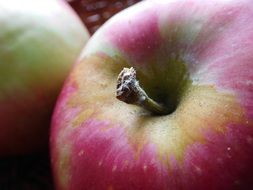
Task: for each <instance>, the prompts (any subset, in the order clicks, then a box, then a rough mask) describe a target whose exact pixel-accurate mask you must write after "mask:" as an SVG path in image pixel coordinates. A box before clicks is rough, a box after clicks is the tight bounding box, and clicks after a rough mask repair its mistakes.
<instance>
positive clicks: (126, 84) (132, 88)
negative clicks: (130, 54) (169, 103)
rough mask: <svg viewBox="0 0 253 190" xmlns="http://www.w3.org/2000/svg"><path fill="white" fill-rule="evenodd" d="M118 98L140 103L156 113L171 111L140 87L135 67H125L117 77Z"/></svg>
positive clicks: (128, 102)
mask: <svg viewBox="0 0 253 190" xmlns="http://www.w3.org/2000/svg"><path fill="white" fill-rule="evenodd" d="M116 98H117V99H119V100H121V101H123V102H125V103H127V104H134V105H138V106H140V107H142V108H144V109H146V110H148V111H150V112H151V113H154V114H158V115H164V114H167V113H168V112H169V110H168V109H167V107H165V106H164V105H162V104H159V103H157V102H156V101H154V100H152V99H151V98H149V97H148V95H147V93H146V92H145V91H144V90H143V89H142V88H141V87H140V85H139V81H138V80H137V79H136V71H135V69H134V68H133V67H131V68H130V69H129V68H124V69H123V70H122V71H121V72H120V74H119V76H118V79H117V89H116Z"/></svg>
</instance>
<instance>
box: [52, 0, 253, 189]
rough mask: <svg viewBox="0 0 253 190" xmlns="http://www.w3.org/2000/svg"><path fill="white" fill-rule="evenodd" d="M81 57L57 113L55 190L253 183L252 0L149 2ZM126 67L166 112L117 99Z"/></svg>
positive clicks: (115, 22) (113, 23)
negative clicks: (133, 70) (119, 82)
mask: <svg viewBox="0 0 253 190" xmlns="http://www.w3.org/2000/svg"><path fill="white" fill-rule="evenodd" d="M81 57H82V58H81V59H80V60H81V61H80V62H79V63H78V64H76V65H75V67H74V68H73V70H72V72H71V74H70V76H69V77H68V79H67V82H66V84H65V86H64V88H63V91H62V92H61V95H60V98H59V100H58V103H57V106H56V109H55V112H54V116H53V122H52V131H51V132H52V134H51V154H52V166H53V172H54V178H55V184H56V189H58V190H80V189H83V190H84V189H93V190H104V189H107V190H109V189H110V190H112V189H113V190H116V189H120V190H123V189H124V190H133V189H138V190H140V189H157V190H232V189H240V190H241V189H246V190H249V189H253V172H252V171H253V3H252V1H251V0H210V1H203V0H163V1H156V0H149V1H143V2H141V3H139V4H137V5H135V6H133V7H131V8H129V9H127V10H125V11H123V12H121V13H119V14H118V15H117V16H115V17H113V18H112V19H111V20H110V21H109V22H107V23H106V24H105V25H104V26H103V27H102V28H100V29H99V30H98V32H97V33H95V35H94V36H93V37H92V38H91V40H90V41H89V43H88V45H87V46H86V48H85V49H84V51H83V53H82V56H81ZM124 67H134V68H135V69H136V72H137V78H138V80H139V83H140V86H141V87H142V88H143V89H144V90H145V91H146V93H147V94H148V95H149V97H151V98H152V99H153V100H154V101H156V102H158V104H163V105H165V106H166V108H167V109H168V110H169V111H168V113H167V114H164V115H157V114H154V113H152V112H149V111H145V110H144V109H143V108H141V107H138V106H136V105H131V104H126V103H124V102H121V101H119V100H118V99H116V97H115V92H116V84H117V76H118V74H119V73H120V71H121V70H122V68H124ZM125 90H126V91H127V90H129V89H127V88H125Z"/></svg>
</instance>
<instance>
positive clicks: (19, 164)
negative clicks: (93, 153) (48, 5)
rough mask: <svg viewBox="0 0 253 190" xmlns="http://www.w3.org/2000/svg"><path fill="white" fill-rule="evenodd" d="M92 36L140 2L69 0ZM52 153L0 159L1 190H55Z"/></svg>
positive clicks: (134, 0)
mask: <svg viewBox="0 0 253 190" xmlns="http://www.w3.org/2000/svg"><path fill="white" fill-rule="evenodd" d="M66 1H68V2H69V3H70V5H71V6H72V7H73V9H74V10H75V11H76V12H77V13H78V15H79V16H80V18H81V20H82V21H83V22H84V24H85V25H86V26H87V28H88V30H89V31H90V33H91V34H93V33H94V32H95V31H96V30H97V29H98V28H99V27H100V26H101V25H102V24H103V23H104V22H105V21H106V20H108V19H109V18H110V17H111V16H113V15H114V14H116V13H117V12H119V11H121V10H123V9H125V8H127V7H129V6H131V5H133V4H135V3H137V2H138V1H140V0H122V1H117V0H66ZM53 189H54V188H53V179H52V176H51V168H50V158H49V153H48V152H45V153H42V154H36V155H27V156H19V157H9V158H0V190H53Z"/></svg>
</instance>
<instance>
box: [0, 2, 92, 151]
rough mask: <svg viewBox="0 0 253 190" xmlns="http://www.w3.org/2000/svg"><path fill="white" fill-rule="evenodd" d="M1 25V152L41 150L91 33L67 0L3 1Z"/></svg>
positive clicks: (0, 6)
mask: <svg viewBox="0 0 253 190" xmlns="http://www.w3.org/2000/svg"><path fill="white" fill-rule="evenodd" d="M0 26H1V29H0V130H1V132H0V155H9V154H19V153H28V152H29V153H30V152H34V151H39V150H41V149H44V148H45V147H46V146H47V142H48V132H49V127H50V118H51V114H52V110H53V107H54V104H55V100H56V97H57V96H58V93H59V91H60V88H61V87H62V84H63V81H64V79H65V77H66V76H67V74H68V72H69V70H70V68H71V65H72V64H73V63H74V62H75V61H76V59H77V58H78V56H79V54H80V52H81V49H82V48H83V46H84V44H85V42H86V41H87V39H88V37H89V34H88V32H87V29H86V28H85V27H84V26H83V24H82V22H81V21H80V20H79V18H78V17H77V15H76V14H75V12H74V11H73V10H72V9H71V8H70V7H69V5H67V3H66V2H64V1H61V0H37V1H32V0H21V1H17V0H7V1H0Z"/></svg>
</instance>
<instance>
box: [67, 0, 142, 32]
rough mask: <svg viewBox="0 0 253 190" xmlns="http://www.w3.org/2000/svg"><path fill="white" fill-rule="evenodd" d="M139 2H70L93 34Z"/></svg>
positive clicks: (83, 0)
mask: <svg viewBox="0 0 253 190" xmlns="http://www.w3.org/2000/svg"><path fill="white" fill-rule="evenodd" d="M139 1H140V0H121V1H119V0H97V1H96V0H72V1H70V4H71V6H72V7H73V8H74V9H75V10H76V12H77V13H78V14H79V16H80V17H81V19H82V21H83V22H84V23H85V25H86V26H87V28H88V29H89V31H90V33H91V34H93V33H94V32H95V31H96V30H97V29H98V28H99V27H100V26H101V25H102V24H103V23H104V22H105V21H106V20H108V19H109V18H110V17H111V16H113V15H114V14H116V13H118V12H119V11H121V10H123V9H125V8H127V7H129V6H131V5H133V4H135V3H137V2H139Z"/></svg>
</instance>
